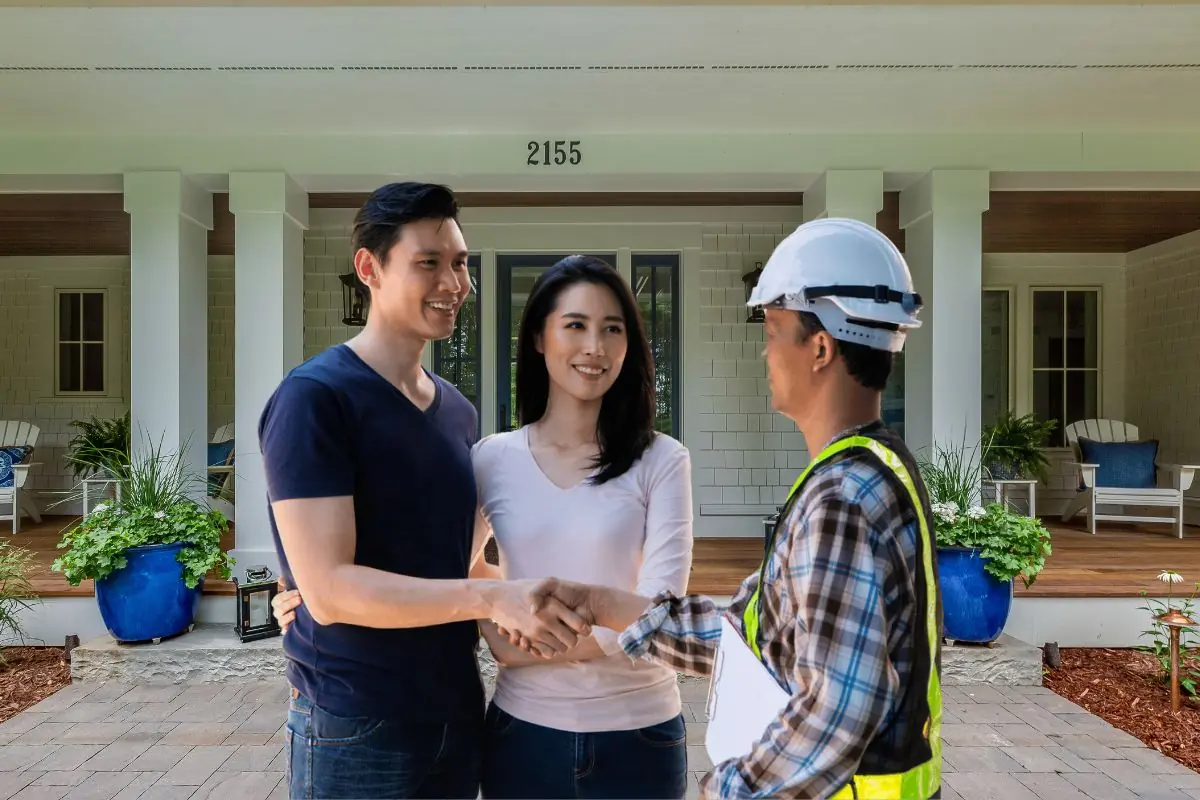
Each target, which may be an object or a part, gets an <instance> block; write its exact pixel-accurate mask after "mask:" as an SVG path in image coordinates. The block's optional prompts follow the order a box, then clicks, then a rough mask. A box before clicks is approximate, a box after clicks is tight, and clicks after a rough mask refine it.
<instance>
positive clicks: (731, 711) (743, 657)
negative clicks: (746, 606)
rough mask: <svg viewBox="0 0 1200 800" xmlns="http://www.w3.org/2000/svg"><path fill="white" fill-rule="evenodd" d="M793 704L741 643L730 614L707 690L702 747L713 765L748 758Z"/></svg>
mask: <svg viewBox="0 0 1200 800" xmlns="http://www.w3.org/2000/svg"><path fill="white" fill-rule="evenodd" d="M789 700H791V694H789V693H788V692H786V691H784V689H783V688H782V687H780V685H779V684H778V683H776V682H775V679H774V678H773V677H772V676H771V673H770V672H769V671H768V670H767V668H766V666H765V665H763V663H762V662H761V661H759V660H758V658H757V657H756V656H755V655H754V651H753V650H751V649H750V645H748V644H747V643H746V640H745V639H743V638H742V635H741V633H739V632H738V629H737V626H736V625H734V623H733V620H731V619H730V617H729V614H728V612H726V613H725V614H722V615H721V641H720V644H719V645H718V647H717V658H716V662H715V664H714V665H713V677H712V681H711V682H710V683H709V688H708V702H707V710H708V730H707V734H706V736H705V740H704V745H705V747H706V748H707V750H708V757H709V758H710V759H712V762H713V763H714V764H720V763H721V762H722V761H727V760H729V759H731V758H740V757H742V756H745V755H748V754H749V753H750V751H751V749H753V747H754V745H755V743H756V742H758V741H759V740H760V739H761V738H762V737H763V734H765V733H766V730H767V728H768V727H770V725H771V723H772V722H774V721H775V719H776V718H777V717H778V716H779V714H780V712H782V711H783V709H784V708H785V707H786V706H787V704H788V701H789Z"/></svg>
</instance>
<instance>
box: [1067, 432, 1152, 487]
mask: <svg viewBox="0 0 1200 800" xmlns="http://www.w3.org/2000/svg"><path fill="white" fill-rule="evenodd" d="M1156 458H1158V440H1157V439H1149V440H1147V441H1144V442H1097V441H1094V440H1092V439H1082V438H1081V439H1080V440H1079V460H1080V461H1082V462H1083V463H1084V464H1099V465H1100V466H1099V469H1097V470H1096V485H1097V486H1101V487H1104V488H1109V489H1153V488H1155V487H1156V486H1158V472H1157V470H1155V468H1154V460H1155V459H1156ZM1083 488H1084V487H1083V485H1082V484H1080V489H1083Z"/></svg>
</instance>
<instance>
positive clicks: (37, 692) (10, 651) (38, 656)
mask: <svg viewBox="0 0 1200 800" xmlns="http://www.w3.org/2000/svg"><path fill="white" fill-rule="evenodd" d="M4 660H5V663H4V664H0V722H4V721H5V720H7V719H10V718H12V717H15V716H16V715H17V714H20V713H21V712H22V711H24V710H25V709H27V708H29V707H30V706H33V705H37V704H38V703H39V702H41V701H42V700H45V699H46V698H47V697H49V696H50V695H52V694H54V693H55V692H57V691H58V690H59V689H61V688H63V687H64V686H66V685H68V684H69V683H70V682H71V667H70V666H69V665H68V664H67V662H66V659H64V658H63V649H62V648H61V647H6V648H4Z"/></svg>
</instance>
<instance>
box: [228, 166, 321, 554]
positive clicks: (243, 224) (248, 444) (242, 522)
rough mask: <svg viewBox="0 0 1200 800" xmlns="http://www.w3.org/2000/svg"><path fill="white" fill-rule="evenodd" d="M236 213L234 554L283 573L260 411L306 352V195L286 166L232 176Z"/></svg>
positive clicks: (231, 195) (232, 203)
mask: <svg viewBox="0 0 1200 800" xmlns="http://www.w3.org/2000/svg"><path fill="white" fill-rule="evenodd" d="M229 210H230V212H231V213H232V214H233V215H234V251H233V252H234V288H233V292H234V301H233V305H234V317H233V318H234V347H233V353H234V369H233V378H234V390H233V391H234V395H233V396H234V428H235V436H236V445H235V455H234V463H235V465H236V466H235V471H236V475H237V483H236V497H235V499H234V505H235V511H234V522H235V528H234V534H235V545H234V557H235V558H236V559H237V562H238V563H237V567H236V573H235V574H238V575H241V574H243V573H244V570H245V568H246V567H250V566H254V565H256V564H265V565H267V566H269V567H270V568H271V569H272V570H274V571H275V573H276V574H279V559H278V558H277V557H276V555H275V543H274V540H273V539H272V538H271V526H270V522H269V521H268V518H267V480H266V474H265V472H264V470H263V459H262V451H261V450H259V446H258V418H259V416H260V415H261V414H262V410H263V407H264V406H265V405H266V402H267V399H268V398H270V396H271V393H272V392H274V391H275V388H276V387H277V386H278V385H279V382H280V380H282V379H283V376H284V375H285V374H287V372H288V370H290V369H291V368H292V367H294V366H296V365H297V364H299V363H300V362H301V361H302V360H303V357H304V231H305V230H306V229H307V228H308V195H307V194H306V193H305V192H304V190H303V189H301V188H300V187H299V186H298V185H297V184H296V182H295V181H294V180H292V178H291V177H290V176H289V175H287V174H285V173H282V172H236V173H232V174H231V175H230V176H229Z"/></svg>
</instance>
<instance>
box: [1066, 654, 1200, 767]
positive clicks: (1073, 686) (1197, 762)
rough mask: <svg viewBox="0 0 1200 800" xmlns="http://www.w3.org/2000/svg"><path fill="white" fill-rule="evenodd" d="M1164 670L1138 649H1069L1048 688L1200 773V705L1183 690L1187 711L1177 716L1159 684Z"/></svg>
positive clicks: (1168, 697)
mask: <svg viewBox="0 0 1200 800" xmlns="http://www.w3.org/2000/svg"><path fill="white" fill-rule="evenodd" d="M1193 658H1196V657H1195V656H1193ZM1158 670H1159V667H1158V662H1157V661H1155V660H1154V658H1153V657H1152V656H1150V655H1149V654H1147V653H1143V652H1140V651H1137V650H1124V649H1106V648H1105V649H1102V648H1095V649H1092V648H1064V649H1063V650H1062V666H1060V667H1059V668H1058V669H1047V670H1046V674H1045V685H1046V687H1047V688H1048V689H1050V690H1051V691H1053V692H1054V693H1055V694H1059V695H1062V696H1063V697H1065V698H1066V699H1068V700H1070V701H1071V702H1073V703H1076V704H1078V705H1081V706H1083V707H1084V708H1086V709H1087V710H1088V711H1090V712H1092V713H1093V714H1095V715H1096V716H1098V717H1100V718H1102V719H1104V720H1106V721H1107V722H1108V723H1109V724H1111V725H1113V726H1115V727H1117V728H1120V729H1121V730H1123V731H1125V732H1126V733H1128V734H1130V735H1131V736H1135V737H1137V738H1138V739H1140V740H1141V741H1142V742H1143V743H1144V744H1146V745H1147V746H1148V747H1151V748H1153V749H1155V750H1158V751H1159V752H1160V753H1162V754H1163V755H1167V756H1170V757H1171V758H1173V759H1175V760H1176V761H1178V762H1180V763H1181V764H1183V765H1185V766H1187V767H1190V768H1191V769H1194V770H1197V771H1200V703H1197V702H1195V701H1190V702H1189V700H1188V695H1187V693H1186V692H1183V690H1182V689H1181V690H1180V691H1181V693H1182V697H1183V706H1182V708H1181V709H1180V711H1179V714H1178V715H1177V716H1176V715H1173V714H1172V713H1171V695H1170V691H1169V689H1168V688H1167V684H1166V683H1165V682H1163V681H1160V680H1158V678H1157V676H1158ZM1181 672H1182V669H1181Z"/></svg>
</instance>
